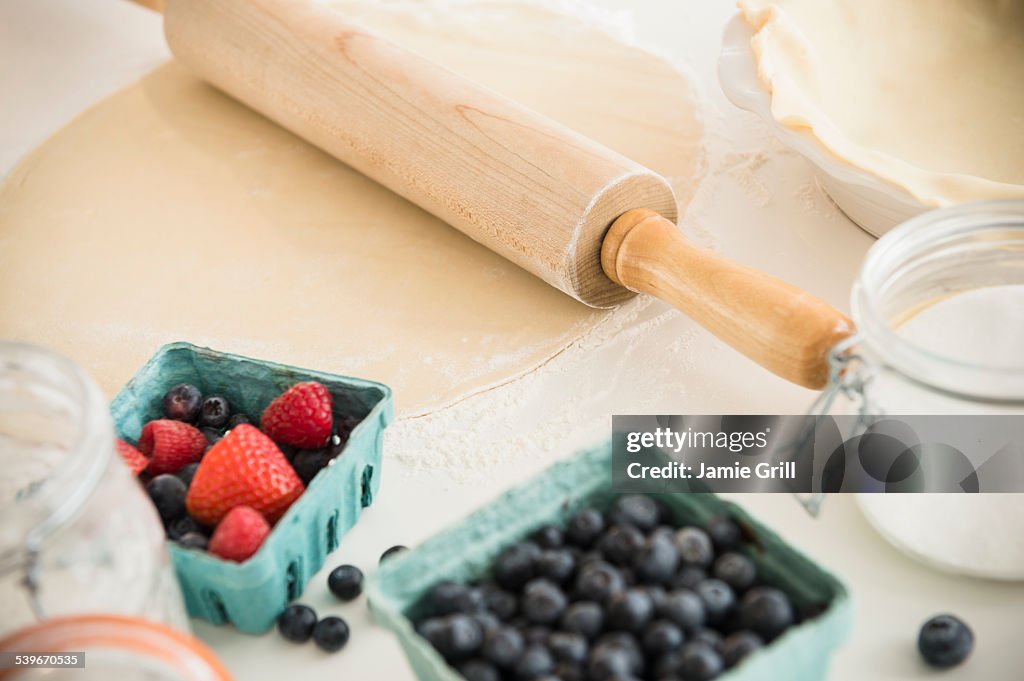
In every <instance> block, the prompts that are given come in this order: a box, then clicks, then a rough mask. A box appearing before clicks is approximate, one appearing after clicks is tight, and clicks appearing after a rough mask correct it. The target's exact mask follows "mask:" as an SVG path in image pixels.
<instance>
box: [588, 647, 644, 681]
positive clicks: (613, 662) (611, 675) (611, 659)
mask: <svg viewBox="0 0 1024 681" xmlns="http://www.w3.org/2000/svg"><path fill="white" fill-rule="evenodd" d="M587 671H588V672H589V674H590V678H591V679H593V680H594V681H611V680H613V679H616V678H629V677H630V676H631V675H632V674H633V662H632V660H631V656H630V654H629V651H628V650H627V649H626V648H625V647H624V646H621V645H618V644H616V643H612V642H606V643H598V644H597V645H596V646H595V647H594V651H593V652H592V653H591V654H590V659H589V660H587Z"/></svg>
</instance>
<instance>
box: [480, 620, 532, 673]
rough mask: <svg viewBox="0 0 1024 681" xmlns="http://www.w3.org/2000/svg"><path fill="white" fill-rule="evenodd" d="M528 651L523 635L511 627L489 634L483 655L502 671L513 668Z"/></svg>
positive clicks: (486, 637) (485, 639)
mask: <svg viewBox="0 0 1024 681" xmlns="http://www.w3.org/2000/svg"><path fill="white" fill-rule="evenodd" d="M525 649H526V643H525V641H524V640H523V635H522V634H520V633H519V632H518V631H516V630H515V629H513V628H511V627H500V628H498V629H494V630H492V631H489V632H487V635H486V636H485V637H484V643H483V648H482V651H481V654H482V655H483V657H484V659H486V660H488V661H489V662H491V663H492V664H494V665H495V666H497V667H499V668H501V669H508V668H510V667H512V665H514V664H515V663H516V661H517V660H518V659H519V657H520V656H521V655H522V654H523V651H524V650H525Z"/></svg>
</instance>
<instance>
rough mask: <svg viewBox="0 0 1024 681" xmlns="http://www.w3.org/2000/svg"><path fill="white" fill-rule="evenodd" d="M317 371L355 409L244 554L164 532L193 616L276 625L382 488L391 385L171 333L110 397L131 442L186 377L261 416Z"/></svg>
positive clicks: (337, 398) (344, 409)
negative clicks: (208, 548)
mask: <svg viewBox="0 0 1024 681" xmlns="http://www.w3.org/2000/svg"><path fill="white" fill-rule="evenodd" d="M301 381H319V382H320V383H322V384H323V385H324V386H326V387H327V389H328V391H329V392H330V393H331V396H332V397H333V400H334V413H335V416H336V417H340V416H344V415H351V416H356V417H358V418H359V419H360V422H359V424H358V425H357V426H356V427H355V428H354V430H353V431H352V433H351V435H350V436H349V440H348V443H347V444H346V446H345V448H344V450H343V451H342V453H341V454H340V455H339V456H338V457H337V458H336V459H334V460H333V461H332V462H331V464H330V465H329V466H327V467H326V468H324V469H323V470H321V471H320V472H319V473H318V474H317V475H316V477H315V478H313V480H312V481H311V482H310V484H309V486H308V487H307V488H306V491H305V492H304V493H303V495H302V496H301V497H299V499H298V500H297V501H296V502H295V503H294V504H293V505H292V507H291V508H290V509H288V512H287V513H285V515H284V516H283V517H282V518H281V520H279V521H278V523H277V524H276V525H275V526H274V529H273V531H272V532H271V533H270V536H269V537H267V540H266V541H265V542H264V544H263V546H261V547H260V550H259V551H258V552H257V553H256V554H255V555H254V556H252V557H251V558H250V559H249V560H247V561H245V562H244V563H233V562H230V561H225V560H221V559H219V558H217V557H215V556H212V555H209V554H207V553H204V552H201V551H196V550H190V549H185V548H182V547H181V546H179V545H178V544H176V543H175V542H168V549H169V551H170V554H171V560H172V562H173V564H174V568H175V572H176V574H177V577H178V581H179V582H180V584H181V589H182V592H183V594H184V596H185V605H186V607H187V608H188V612H189V614H190V615H192V616H193V617H200V618H202V619H205V620H207V621H209V622H212V623H214V624H225V623H228V622H230V623H231V624H233V625H234V626H235V627H236V628H237V629H239V630H240V631H243V632H246V633H252V634H258V633H262V632H265V631H267V630H268V629H269V628H270V627H271V626H273V624H274V621H275V619H276V618H277V616H278V614H280V612H281V611H282V610H283V609H284V607H285V606H286V605H287V604H288V602H289V601H291V600H293V599H294V598H297V597H298V596H299V595H300V594H301V593H302V590H303V588H304V587H305V585H306V583H307V582H308V581H309V579H310V578H311V577H312V576H313V575H314V574H316V572H317V571H318V570H319V569H320V568H321V567H323V564H324V559H325V558H326V556H327V554H328V553H330V552H331V551H333V550H334V549H335V548H337V546H338V543H339V542H340V540H341V537H342V536H343V535H344V534H345V532H347V531H348V530H349V529H351V528H352V527H353V526H354V525H355V524H356V521H358V519H359V515H360V513H361V512H362V510H363V509H364V508H366V507H367V506H369V505H370V504H371V503H373V500H374V499H375V498H376V495H377V492H378V490H379V489H380V480H381V455H382V445H383V434H384V428H385V427H386V426H387V425H388V423H390V421H391V419H392V418H393V415H394V408H393V404H392V399H391V389H390V388H388V387H387V386H386V385H383V384H381V383H376V382H374V381H368V380H363V379H359V378H349V377H346V376H338V375H334V374H328V373H323V372H319V371H313V370H308V369H299V368H296V367H291V366H286V365H283V364H276V363H273V362H266V361H261V360H256V359H251V358H248V357H241V356H239V355H232V354H228V353H224V352H218V351H215V350H210V349H209V348H201V347H197V346H194V345H191V344H189V343H172V344H170V345H165V346H164V347H162V348H160V350H158V351H157V353H156V354H155V355H154V356H153V357H152V358H151V359H150V360H149V361H148V362H147V363H146V364H145V366H143V367H142V368H141V369H140V370H139V371H138V373H136V374H135V376H134V377H133V378H132V380H131V381H129V382H128V384H127V385H125V387H124V388H123V389H122V390H121V392H120V393H118V394H117V396H116V397H115V398H114V400H113V401H112V402H111V405H110V410H111V413H112V414H113V417H114V425H115V430H116V431H117V435H118V437H121V438H124V439H126V440H128V441H130V442H135V441H136V440H137V439H138V437H139V433H140V432H141V431H142V426H143V425H145V423H146V422H148V421H150V420H152V419H157V418H161V399H162V396H163V394H164V392H165V391H166V390H167V389H168V388H170V387H171V386H173V385H175V384H177V383H192V384H194V385H196V386H198V387H199V389H200V390H202V391H203V393H204V394H210V393H218V394H221V395H224V396H225V397H227V398H228V401H229V402H231V404H232V406H233V408H234V409H235V410H236V411H240V412H242V413H244V414H246V415H247V416H249V417H251V418H252V417H255V418H258V417H259V415H260V414H261V413H262V411H263V409H264V408H265V407H266V406H267V405H268V404H270V402H271V400H273V399H274V398H275V397H277V396H278V395H280V394H281V393H282V392H284V391H285V390H287V389H288V388H289V387H291V386H292V385H294V384H295V383H298V382H301Z"/></svg>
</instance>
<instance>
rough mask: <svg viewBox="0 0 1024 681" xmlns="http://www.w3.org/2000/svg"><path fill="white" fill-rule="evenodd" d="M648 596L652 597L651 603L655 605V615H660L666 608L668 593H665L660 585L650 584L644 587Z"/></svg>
mask: <svg viewBox="0 0 1024 681" xmlns="http://www.w3.org/2000/svg"><path fill="white" fill-rule="evenodd" d="M644 590H645V591H646V592H647V595H648V596H650V597H651V603H653V604H654V612H655V614H658V613H660V612H661V611H662V610H663V609H664V608H665V601H666V599H668V592H666V591H665V589H664V587H662V586H661V585H659V584H650V585H648V586H646V587H644Z"/></svg>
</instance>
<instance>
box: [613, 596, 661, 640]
mask: <svg viewBox="0 0 1024 681" xmlns="http://www.w3.org/2000/svg"><path fill="white" fill-rule="evenodd" d="M653 617H654V603H653V602H652V601H651V597H650V596H649V595H648V594H647V592H646V591H644V590H642V589H629V590H628V591H624V592H622V593H620V594H617V595H616V596H614V597H613V598H612V600H611V601H610V602H609V603H608V626H609V627H611V628H612V629H619V630H623V631H632V632H636V631H640V630H641V629H643V628H644V627H645V626H647V623H648V622H650V621H651V619H652V618H653Z"/></svg>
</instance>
